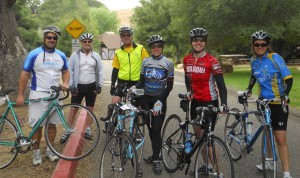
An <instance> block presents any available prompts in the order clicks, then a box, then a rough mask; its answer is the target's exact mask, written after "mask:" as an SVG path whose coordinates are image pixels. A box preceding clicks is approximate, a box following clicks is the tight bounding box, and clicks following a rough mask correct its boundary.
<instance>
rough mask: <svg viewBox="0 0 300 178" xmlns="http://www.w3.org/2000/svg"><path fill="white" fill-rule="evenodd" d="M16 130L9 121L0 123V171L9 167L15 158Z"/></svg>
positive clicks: (16, 152) (5, 119)
mask: <svg viewBox="0 0 300 178" xmlns="http://www.w3.org/2000/svg"><path fill="white" fill-rule="evenodd" d="M17 137H18V136H17V129H16V127H15V126H14V125H13V124H12V122H11V121H10V120H8V119H7V118H4V119H3V120H2V121H0V169H4V168H6V167H7V166H9V165H10V164H11V163H12V162H13V161H14V160H15V158H16V157H17V155H18V150H17V149H16V139H17Z"/></svg>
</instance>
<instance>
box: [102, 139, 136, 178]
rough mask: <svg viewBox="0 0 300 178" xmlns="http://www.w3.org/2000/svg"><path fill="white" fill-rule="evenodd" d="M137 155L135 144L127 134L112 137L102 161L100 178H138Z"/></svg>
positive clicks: (105, 148)
mask: <svg viewBox="0 0 300 178" xmlns="http://www.w3.org/2000/svg"><path fill="white" fill-rule="evenodd" d="M137 161H138V160H137V153H136V150H135V147H134V143H133V142H132V140H131V139H130V138H129V136H128V135H126V134H125V133H120V134H116V135H113V136H111V138H110V139H109V140H108V142H107V143H106V145H105V147H104V150H103V153H102V156H101V161H100V178H106V177H109V178H136V177H138V162H137Z"/></svg>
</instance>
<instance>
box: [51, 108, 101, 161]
mask: <svg viewBox="0 0 300 178" xmlns="http://www.w3.org/2000/svg"><path fill="white" fill-rule="evenodd" d="M59 116H60V117H59ZM51 121H52V122H55V125H54V124H51ZM45 137H46V141H47V144H48V147H49V148H50V150H51V151H52V152H53V153H54V154H56V155H57V156H58V157H60V158H62V159H66V160H78V159H81V158H84V157H86V156H87V155H89V154H90V153H91V152H92V151H93V150H94V149H95V147H96V146H97V143H98V140H99V137H100V129H99V123H98V121H97V119H96V117H95V115H94V114H93V113H92V112H91V111H90V110H89V109H87V108H86V107H84V106H82V105H79V104H66V105H63V106H60V107H59V108H58V109H55V110H54V111H53V112H52V113H51V114H50V115H49V118H48V119H47V122H46V125H45Z"/></svg>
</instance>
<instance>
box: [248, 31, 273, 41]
mask: <svg viewBox="0 0 300 178" xmlns="http://www.w3.org/2000/svg"><path fill="white" fill-rule="evenodd" d="M251 39H252V42H254V41H255V40H266V41H267V42H269V41H270V40H271V37H270V36H269V34H268V33H267V32H264V31H262V30H260V31H257V32H255V33H253V34H252V36H251Z"/></svg>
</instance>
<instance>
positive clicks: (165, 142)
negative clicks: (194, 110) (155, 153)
mask: <svg viewBox="0 0 300 178" xmlns="http://www.w3.org/2000/svg"><path fill="white" fill-rule="evenodd" d="M180 123H181V119H180V117H179V116H178V115H175V114H173V115H171V116H169V118H168V119H167V121H166V123H165V124H164V127H163V133H162V148H161V156H162V160H163V164H164V166H165V168H166V170H167V171H168V172H171V173H172V172H175V171H177V169H178V168H179V159H180V153H181V152H182V151H183V149H182V145H183V131H182V130H181V129H180V128H179V124H180Z"/></svg>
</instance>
